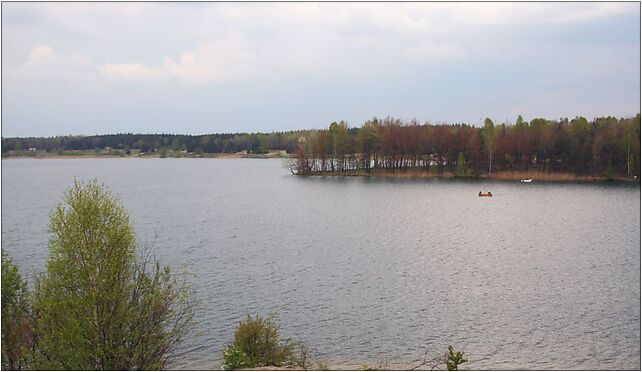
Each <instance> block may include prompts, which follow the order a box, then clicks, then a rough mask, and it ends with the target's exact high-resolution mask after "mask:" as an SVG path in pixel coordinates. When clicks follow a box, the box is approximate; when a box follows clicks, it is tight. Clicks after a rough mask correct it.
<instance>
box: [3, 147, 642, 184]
mask: <svg viewBox="0 0 642 372" xmlns="http://www.w3.org/2000/svg"><path fill="white" fill-rule="evenodd" d="M289 157H290V156H289V155H288V154H287V153H285V151H271V152H269V153H267V154H248V153H207V154H201V155H196V156H195V155H194V154H191V153H190V154H184V153H181V154H171V155H170V156H166V157H165V158H166V159H288V158H289ZM160 158H161V157H160V153H158V152H156V153H149V154H144V155H138V154H133V155H124V156H123V155H120V154H62V155H60V154H47V155H37V154H36V155H33V156H27V155H9V156H2V160H11V159H38V160H59V159H160ZM298 176H304V177H370V178H389V179H417V180H420V179H424V180H426V179H457V180H488V181H520V180H523V179H532V180H533V182H562V183H564V182H586V183H593V182H622V183H640V180H639V179H634V178H628V177H622V176H616V177H610V178H607V177H602V176H594V175H579V174H574V173H570V172H541V171H530V172H528V171H514V172H511V171H500V172H497V173H493V174H490V175H487V174H484V175H479V176H464V177H462V176H457V175H455V173H453V172H449V171H446V172H442V173H435V172H429V171H426V170H412V169H410V170H405V171H404V170H396V171H392V172H390V171H381V170H375V171H371V172H366V171H364V170H350V171H346V172H336V171H335V172H315V173H312V174H302V175H298Z"/></svg>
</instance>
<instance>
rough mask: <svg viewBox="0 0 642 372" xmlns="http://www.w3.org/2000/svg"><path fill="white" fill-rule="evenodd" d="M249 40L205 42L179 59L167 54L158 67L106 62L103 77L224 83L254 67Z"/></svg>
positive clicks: (245, 73)
mask: <svg viewBox="0 0 642 372" xmlns="http://www.w3.org/2000/svg"><path fill="white" fill-rule="evenodd" d="M253 59H254V57H253V55H252V54H251V53H250V52H249V51H248V44H247V41H246V40H245V39H244V38H242V37H239V36H229V37H226V38H223V39H220V40H216V41H212V42H209V43H205V44H203V45H201V46H199V47H198V48H197V49H195V50H192V51H186V52H183V53H181V54H180V55H179V56H178V57H177V58H174V57H165V58H164V60H163V63H162V64H161V65H160V66H159V67H154V66H147V65H144V64H142V63H106V64H104V65H103V66H102V67H101V70H100V71H101V73H102V75H103V76H105V77H108V78H115V79H138V80H148V79H177V80H180V81H188V82H195V83H206V82H222V81H230V80H238V79H241V78H244V77H247V76H248V75H250V74H251V73H252V72H253V67H255V66H254V65H255V64H254V63H253V62H255V61H253Z"/></svg>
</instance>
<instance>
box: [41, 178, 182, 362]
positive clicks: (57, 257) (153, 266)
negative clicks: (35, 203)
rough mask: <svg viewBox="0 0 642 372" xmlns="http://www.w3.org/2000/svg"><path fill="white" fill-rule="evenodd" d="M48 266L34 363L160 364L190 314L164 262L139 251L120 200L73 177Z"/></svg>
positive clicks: (54, 221) (54, 222)
mask: <svg viewBox="0 0 642 372" xmlns="http://www.w3.org/2000/svg"><path fill="white" fill-rule="evenodd" d="M50 232H51V233H52V234H53V236H52V237H51V239H50V257H49V260H48V262H47V272H46V274H45V275H43V276H42V277H41V278H40V280H39V281H38V282H37V283H36V290H35V295H36V296H35V303H34V308H35V310H36V311H37V312H38V315H39V319H38V322H37V332H38V334H39V335H40V337H41V339H40V341H39V345H38V354H37V358H36V367H37V368H38V369H67V370H69V369H71V370H78V369H89V370H98V369H102V370H104V369H121V370H130V369H162V368H163V367H164V366H165V364H166V362H167V360H168V358H169V356H170V353H171V351H172V350H173V348H174V346H175V345H176V344H177V343H179V342H180V341H181V339H182V337H183V336H184V335H185V334H186V332H187V331H188V329H189V328H188V326H189V324H190V322H191V319H192V317H193V305H192V300H191V292H190V290H189V287H188V285H187V283H186V281H185V280H178V279H177V277H176V276H175V275H173V274H172V272H171V270H170V268H169V267H166V266H165V267H162V266H161V265H160V263H159V262H157V261H155V260H154V259H153V258H152V256H151V255H150V254H149V252H147V253H143V254H142V256H141V257H137V245H136V241H135V236H134V230H133V228H132V225H131V223H130V221H129V217H128V215H127V212H126V211H125V209H124V208H123V207H122V206H121V205H120V203H119V201H118V199H116V198H115V197H113V196H111V194H110V193H109V192H108V191H106V190H105V189H104V187H103V186H101V185H99V184H98V183H97V182H96V181H91V182H89V183H86V184H83V183H80V182H78V181H76V182H75V183H74V185H73V186H72V187H71V188H70V189H69V190H68V191H67V193H66V194H65V196H64V199H63V203H61V204H59V205H58V207H57V208H56V209H55V210H54V211H52V213H51V223H50Z"/></svg>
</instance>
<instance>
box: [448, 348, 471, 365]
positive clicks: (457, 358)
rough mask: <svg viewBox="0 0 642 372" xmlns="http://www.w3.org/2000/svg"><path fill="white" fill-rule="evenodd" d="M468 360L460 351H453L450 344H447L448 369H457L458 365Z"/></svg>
mask: <svg viewBox="0 0 642 372" xmlns="http://www.w3.org/2000/svg"><path fill="white" fill-rule="evenodd" d="M466 362H468V359H466V358H464V353H463V352H461V351H458V352H454V351H453V347H452V346H448V355H447V358H446V367H447V368H448V370H449V371H457V370H459V365H460V364H464V363H466Z"/></svg>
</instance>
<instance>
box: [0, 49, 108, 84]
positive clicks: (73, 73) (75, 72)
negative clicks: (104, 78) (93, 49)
mask: <svg viewBox="0 0 642 372" xmlns="http://www.w3.org/2000/svg"><path fill="white" fill-rule="evenodd" d="M95 76H96V73H95V67H94V66H93V63H92V61H91V59H89V58H88V57H86V56H84V55H82V54H79V53H73V54H64V53H58V52H57V51H56V50H55V49H54V48H53V47H51V46H47V45H39V46H36V47H34V48H32V49H31V50H30V51H29V56H28V58H27V60H26V61H25V62H24V63H22V64H21V65H19V66H17V67H16V68H7V70H6V78H7V79H8V81H14V82H15V81H34V80H41V81H42V80H59V79H67V80H86V79H89V78H92V77H95Z"/></svg>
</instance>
